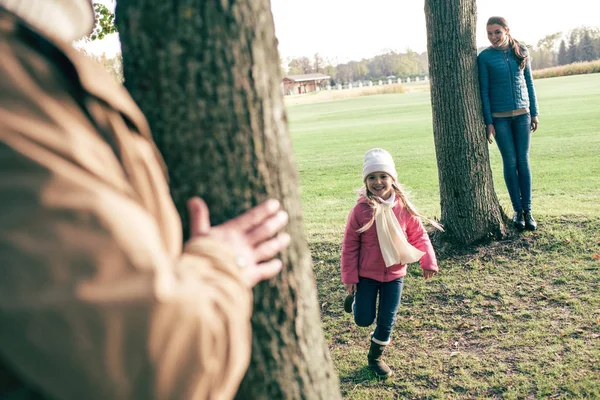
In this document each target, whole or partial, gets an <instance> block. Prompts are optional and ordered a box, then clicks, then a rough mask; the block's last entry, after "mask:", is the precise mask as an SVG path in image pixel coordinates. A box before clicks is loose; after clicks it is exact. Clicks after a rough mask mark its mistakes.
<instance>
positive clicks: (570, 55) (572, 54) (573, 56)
mask: <svg viewBox="0 0 600 400" xmlns="http://www.w3.org/2000/svg"><path fill="white" fill-rule="evenodd" d="M577 42H578V38H577V32H575V31H572V32H571V35H570V36H569V47H568V48H567V60H568V64H571V63H574V62H577V61H579V59H578V57H577Z"/></svg>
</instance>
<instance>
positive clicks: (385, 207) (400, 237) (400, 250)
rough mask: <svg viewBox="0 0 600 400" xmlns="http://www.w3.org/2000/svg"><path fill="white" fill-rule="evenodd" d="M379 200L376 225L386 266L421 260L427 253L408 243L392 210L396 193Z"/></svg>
mask: <svg viewBox="0 0 600 400" xmlns="http://www.w3.org/2000/svg"><path fill="white" fill-rule="evenodd" d="M379 201H380V203H379V204H378V205H377V207H376V209H375V227H376V229H377V237H378V239H379V247H380V248H381V253H382V254H383V260H384V261H385V266H386V267H391V266H392V265H396V264H410V263H413V262H416V261H419V260H420V259H421V257H423V255H424V254H425V253H424V252H422V251H421V250H419V249H417V248H415V247H414V246H413V245H411V244H410V243H408V240H406V235H405V234H404V231H403V230H402V227H401V226H400V223H399V222H398V219H397V218H396V216H395V215H394V211H393V210H392V208H393V207H394V204H395V203H396V194H395V193H394V192H392V195H391V196H390V198H389V199H387V200H383V199H381V198H379Z"/></svg>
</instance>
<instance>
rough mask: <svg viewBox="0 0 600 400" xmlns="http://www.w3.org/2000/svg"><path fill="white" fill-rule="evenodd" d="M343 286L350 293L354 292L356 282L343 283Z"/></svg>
mask: <svg viewBox="0 0 600 400" xmlns="http://www.w3.org/2000/svg"><path fill="white" fill-rule="evenodd" d="M344 286H346V290H347V291H348V293H349V294H350V295H353V294H354V293H356V283H344Z"/></svg>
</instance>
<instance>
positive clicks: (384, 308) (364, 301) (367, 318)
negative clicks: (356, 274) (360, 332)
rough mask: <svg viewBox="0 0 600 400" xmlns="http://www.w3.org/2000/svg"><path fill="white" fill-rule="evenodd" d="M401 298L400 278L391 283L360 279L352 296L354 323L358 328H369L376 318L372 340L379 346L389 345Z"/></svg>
mask: <svg viewBox="0 0 600 400" xmlns="http://www.w3.org/2000/svg"><path fill="white" fill-rule="evenodd" d="M377 294H379V308H377ZM401 296H402V278H398V279H396V280H393V281H391V282H379V281H375V280H373V279H368V278H360V279H359V282H358V286H357V290H356V294H355V296H354V322H356V324H357V325H358V326H370V325H372V324H373V322H376V321H375V318H377V326H376V327H375V332H374V333H373V339H374V341H375V342H376V343H379V344H389V342H390V336H391V334H392V328H393V327H394V324H395V322H396V311H398V306H399V305H400V297H401Z"/></svg>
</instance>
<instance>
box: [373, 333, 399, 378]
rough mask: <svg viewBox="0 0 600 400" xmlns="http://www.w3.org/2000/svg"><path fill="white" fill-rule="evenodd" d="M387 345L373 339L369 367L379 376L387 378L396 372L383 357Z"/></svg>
mask: <svg viewBox="0 0 600 400" xmlns="http://www.w3.org/2000/svg"><path fill="white" fill-rule="evenodd" d="M383 349H385V345H381V344H377V343H375V342H373V341H371V348H370V349H369V355H368V358H369V367H371V369H372V370H373V371H374V372H375V374H377V376H378V377H380V378H383V379H386V378H388V377H390V376H392V374H393V373H394V372H393V371H392V370H391V369H390V367H388V366H387V364H386V363H385V362H383V360H382V359H381V355H382V354H383Z"/></svg>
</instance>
